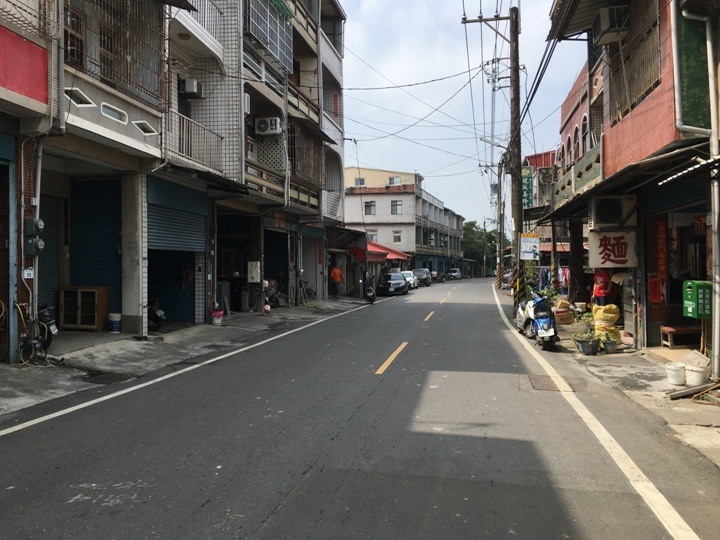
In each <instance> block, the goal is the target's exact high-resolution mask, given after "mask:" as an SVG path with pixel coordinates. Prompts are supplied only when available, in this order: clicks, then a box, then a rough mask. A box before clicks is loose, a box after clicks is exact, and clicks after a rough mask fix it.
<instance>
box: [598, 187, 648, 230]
mask: <svg viewBox="0 0 720 540" xmlns="http://www.w3.org/2000/svg"><path fill="white" fill-rule="evenodd" d="M589 210H590V211H589V216H588V229H589V230H591V231H617V230H623V229H634V228H637V199H636V198H635V195H618V196H612V197H595V198H594V199H592V200H591V201H590V209H589Z"/></svg>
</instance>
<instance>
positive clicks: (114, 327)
mask: <svg viewBox="0 0 720 540" xmlns="http://www.w3.org/2000/svg"><path fill="white" fill-rule="evenodd" d="M121 319H122V315H121V314H120V313H108V327H109V329H110V333H111V334H119V333H120V321H121Z"/></svg>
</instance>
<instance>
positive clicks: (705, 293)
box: [683, 280, 713, 319]
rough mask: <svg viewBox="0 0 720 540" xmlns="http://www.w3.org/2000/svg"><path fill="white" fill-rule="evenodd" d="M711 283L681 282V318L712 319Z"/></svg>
mask: <svg viewBox="0 0 720 540" xmlns="http://www.w3.org/2000/svg"><path fill="white" fill-rule="evenodd" d="M712 300H713V299H712V281H695V280H687V281H683V316H684V317H692V318H693V319H712Z"/></svg>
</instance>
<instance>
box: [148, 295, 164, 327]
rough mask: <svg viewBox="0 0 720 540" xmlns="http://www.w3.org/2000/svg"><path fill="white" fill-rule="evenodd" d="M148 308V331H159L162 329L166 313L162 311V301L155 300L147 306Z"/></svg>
mask: <svg viewBox="0 0 720 540" xmlns="http://www.w3.org/2000/svg"><path fill="white" fill-rule="evenodd" d="M147 308H148V330H153V331H157V330H160V328H162V322H163V320H165V319H166V318H167V317H165V312H164V311H163V310H162V309H160V300H158V299H157V298H153V299H152V300H150V302H149V303H148V305H147Z"/></svg>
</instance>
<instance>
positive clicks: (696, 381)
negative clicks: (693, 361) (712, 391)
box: [685, 365, 709, 386]
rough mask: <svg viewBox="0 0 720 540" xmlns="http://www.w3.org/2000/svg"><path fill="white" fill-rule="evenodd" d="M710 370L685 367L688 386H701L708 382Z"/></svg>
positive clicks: (699, 367)
mask: <svg viewBox="0 0 720 540" xmlns="http://www.w3.org/2000/svg"><path fill="white" fill-rule="evenodd" d="M708 376H709V374H708V368H706V367H702V366H691V365H685V380H686V382H687V385H688V386H700V385H701V384H705V383H706V382H708Z"/></svg>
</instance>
